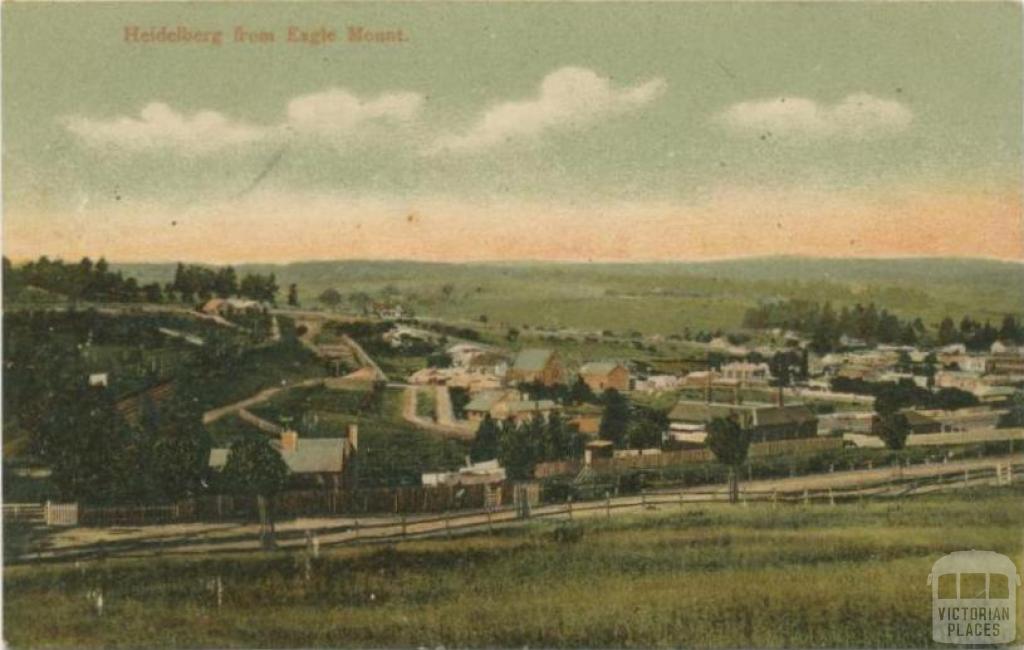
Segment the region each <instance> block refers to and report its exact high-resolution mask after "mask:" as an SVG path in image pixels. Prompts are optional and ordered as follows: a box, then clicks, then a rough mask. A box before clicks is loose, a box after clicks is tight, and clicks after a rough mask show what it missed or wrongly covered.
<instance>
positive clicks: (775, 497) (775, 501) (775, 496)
mask: <svg viewBox="0 0 1024 650" xmlns="http://www.w3.org/2000/svg"><path fill="white" fill-rule="evenodd" d="M778 503H779V491H778V490H772V510H775V506H777V505H778Z"/></svg>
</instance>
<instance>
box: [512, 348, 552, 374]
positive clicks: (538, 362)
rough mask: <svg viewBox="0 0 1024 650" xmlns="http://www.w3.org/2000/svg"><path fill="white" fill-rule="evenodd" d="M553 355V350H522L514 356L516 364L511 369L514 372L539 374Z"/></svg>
mask: <svg viewBox="0 0 1024 650" xmlns="http://www.w3.org/2000/svg"><path fill="white" fill-rule="evenodd" d="M554 354H555V353H554V351H553V350H544V349H539V348H533V349H527V350H522V351H521V352H520V353H519V354H518V355H516V362H515V364H514V366H513V367H514V368H515V369H516V370H524V371H526V372H539V371H541V370H544V368H545V367H546V366H547V365H548V363H549V362H550V361H551V358H552V357H553V356H554Z"/></svg>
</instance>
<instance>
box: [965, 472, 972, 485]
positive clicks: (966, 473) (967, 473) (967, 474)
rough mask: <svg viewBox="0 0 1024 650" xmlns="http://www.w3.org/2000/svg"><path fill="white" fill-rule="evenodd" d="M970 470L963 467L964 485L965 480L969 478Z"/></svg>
mask: <svg viewBox="0 0 1024 650" xmlns="http://www.w3.org/2000/svg"><path fill="white" fill-rule="evenodd" d="M970 473H971V470H969V469H964V485H967V480H968V479H969V478H970Z"/></svg>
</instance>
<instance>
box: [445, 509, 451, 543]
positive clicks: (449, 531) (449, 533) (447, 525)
mask: <svg viewBox="0 0 1024 650" xmlns="http://www.w3.org/2000/svg"><path fill="white" fill-rule="evenodd" d="M444 532H445V534H446V535H447V536H448V539H451V538H452V527H451V524H450V523H449V521H448V511H447V510H445V511H444Z"/></svg>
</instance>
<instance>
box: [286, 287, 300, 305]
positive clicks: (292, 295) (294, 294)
mask: <svg viewBox="0 0 1024 650" xmlns="http://www.w3.org/2000/svg"><path fill="white" fill-rule="evenodd" d="M288 305H289V306H291V307H298V306H299V287H298V285H296V284H295V283H294V282H293V283H292V284H289V285H288Z"/></svg>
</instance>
